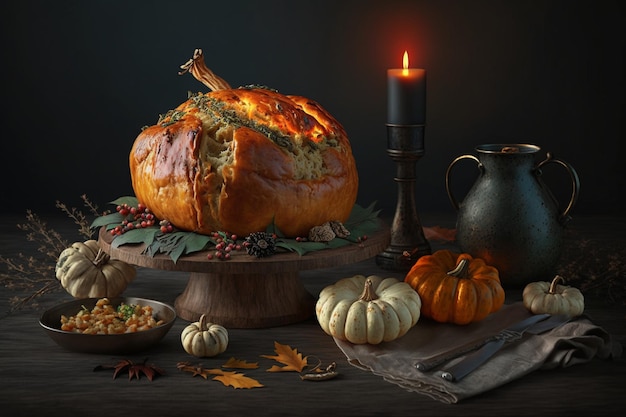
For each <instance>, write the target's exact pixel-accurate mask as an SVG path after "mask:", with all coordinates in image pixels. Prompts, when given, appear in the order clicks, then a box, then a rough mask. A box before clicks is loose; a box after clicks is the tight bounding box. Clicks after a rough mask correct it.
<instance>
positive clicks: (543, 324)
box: [441, 314, 571, 382]
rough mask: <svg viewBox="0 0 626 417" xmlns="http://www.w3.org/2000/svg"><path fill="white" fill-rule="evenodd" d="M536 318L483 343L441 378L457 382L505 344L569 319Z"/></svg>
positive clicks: (566, 317) (565, 317) (543, 330)
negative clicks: (542, 319) (525, 334)
mask: <svg viewBox="0 0 626 417" xmlns="http://www.w3.org/2000/svg"><path fill="white" fill-rule="evenodd" d="M535 317H537V316H531V317H529V319H527V320H522V321H521V322H519V323H517V324H515V325H513V326H511V327H509V328H508V329H505V330H503V331H501V332H500V333H499V334H498V335H497V336H496V337H495V338H494V340H491V341H489V342H487V343H485V344H484V345H483V346H482V347H480V348H479V349H478V350H477V351H475V352H473V353H472V354H470V355H468V356H466V357H465V358H463V359H462V360H461V361H460V362H458V363H456V364H454V365H453V366H451V367H449V368H448V369H446V370H443V371H442V372H441V377H442V378H443V379H445V380H447V381H451V382H458V381H460V380H461V379H463V378H464V377H465V376H467V375H469V374H470V373H471V372H473V371H474V370H475V369H477V368H478V367H480V366H481V365H482V364H484V363H485V362H487V361H488V360H489V358H491V357H492V356H493V355H495V354H496V352H498V351H499V350H500V349H501V348H502V346H504V345H505V344H506V343H511V342H514V341H516V340H519V339H521V338H522V336H523V335H524V333H527V332H528V333H532V334H540V333H543V332H546V331H548V330H551V329H553V328H555V327H558V326H560V325H562V324H564V323H566V322H568V321H569V320H570V319H571V317H569V316H568V315H565V314H558V315H553V316H552V317H550V318H549V319H547V320H544V321H541V320H539V321H535V322H534V323H533V320H530V319H533V318H535Z"/></svg>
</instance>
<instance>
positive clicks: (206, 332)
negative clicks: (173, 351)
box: [180, 314, 228, 358]
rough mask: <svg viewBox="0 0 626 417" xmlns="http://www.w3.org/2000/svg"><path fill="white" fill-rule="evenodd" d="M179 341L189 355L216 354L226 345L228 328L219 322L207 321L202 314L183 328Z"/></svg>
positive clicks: (200, 356) (222, 350) (204, 355)
mask: <svg viewBox="0 0 626 417" xmlns="http://www.w3.org/2000/svg"><path fill="white" fill-rule="evenodd" d="M180 341H181V343H182V344H183V348H184V349H185V352H187V353H189V354H190V355H193V356H196V357H198V358H205V357H211V356H216V355H219V354H220V353H222V352H224V351H226V348H227V347H228V330H226V328H225V327H223V326H221V325H219V324H215V323H208V322H207V320H206V316H205V315H204V314H203V315H201V316H200V320H198V321H196V322H194V323H191V324H190V325H188V326H187V327H185V328H184V329H183V331H182V332H181V334H180Z"/></svg>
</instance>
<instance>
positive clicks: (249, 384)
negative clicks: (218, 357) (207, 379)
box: [213, 371, 264, 389]
mask: <svg viewBox="0 0 626 417" xmlns="http://www.w3.org/2000/svg"><path fill="white" fill-rule="evenodd" d="M213 379H214V380H216V381H220V382H221V383H222V384H224V385H226V386H229V385H230V386H232V387H233V388H235V389H237V388H246V389H250V388H260V387H263V386H264V385H263V384H261V383H259V381H257V380H256V379H254V378H250V377H247V376H245V375H244V374H242V373H238V372H235V371H231V372H227V371H222V372H221V375H218V376H216V377H214V378H213Z"/></svg>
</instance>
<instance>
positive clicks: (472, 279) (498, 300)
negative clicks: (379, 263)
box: [404, 250, 504, 324]
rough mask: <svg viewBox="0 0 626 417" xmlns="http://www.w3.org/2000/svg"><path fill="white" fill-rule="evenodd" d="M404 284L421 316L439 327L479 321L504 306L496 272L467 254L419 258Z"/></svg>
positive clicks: (438, 254) (441, 252) (445, 253)
mask: <svg viewBox="0 0 626 417" xmlns="http://www.w3.org/2000/svg"><path fill="white" fill-rule="evenodd" d="M404 281H405V282H407V283H408V284H409V285H410V286H411V287H413V289H415V290H416V291H417V293H418V294H419V296H420V298H421V299H422V310H421V313H422V315H423V316H424V317H429V318H431V319H433V320H435V321H438V322H441V323H455V324H468V323H471V322H476V321H480V320H482V319H484V318H485V317H487V316H488V315H489V314H491V313H494V312H496V311H498V310H499V309H500V308H501V307H502V305H503V304H504V289H503V288H502V285H501V284H500V275H499V273H498V270H497V269H496V268H495V267H493V266H490V265H487V264H485V261H483V260H482V259H480V258H473V257H472V256H470V255H469V254H466V253H461V254H458V253H455V252H452V251H450V250H439V251H437V252H435V253H433V254H432V255H425V256H422V257H421V258H419V259H418V260H417V262H416V263H415V264H414V265H413V267H412V268H411V270H410V271H409V272H408V273H407V275H406V277H405V279H404Z"/></svg>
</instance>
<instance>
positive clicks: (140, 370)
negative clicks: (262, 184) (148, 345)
mask: <svg viewBox="0 0 626 417" xmlns="http://www.w3.org/2000/svg"><path fill="white" fill-rule="evenodd" d="M147 361H148V359H144V361H143V362H141V363H134V362H133V361H131V360H128V359H123V360H121V361H119V362H118V363H117V364H115V365H98V366H96V367H95V368H94V371H101V370H104V369H114V371H113V379H115V378H117V376H118V375H119V374H120V373H123V372H128V380H129V381H130V380H131V379H133V378H137V379H140V378H141V374H144V375H145V376H146V377H147V378H148V380H149V381H152V380H153V379H154V378H155V377H156V376H158V375H163V374H164V373H165V372H164V371H163V370H162V369H161V368H159V367H157V366H155V365H154V364H149V363H147Z"/></svg>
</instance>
